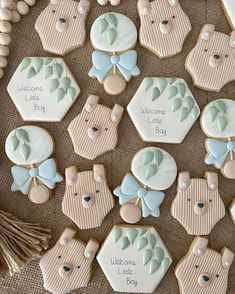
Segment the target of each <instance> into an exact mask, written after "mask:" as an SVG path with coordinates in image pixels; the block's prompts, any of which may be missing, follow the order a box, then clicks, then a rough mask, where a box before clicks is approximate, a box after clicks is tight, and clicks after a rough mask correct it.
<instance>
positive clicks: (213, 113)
mask: <svg viewBox="0 0 235 294" xmlns="http://www.w3.org/2000/svg"><path fill="white" fill-rule="evenodd" d="M207 113H208V116H209V119H210V121H211V122H213V121H214V120H215V119H216V117H217V115H218V114H219V110H218V109H217V107H215V106H211V107H209V108H208V110H207Z"/></svg>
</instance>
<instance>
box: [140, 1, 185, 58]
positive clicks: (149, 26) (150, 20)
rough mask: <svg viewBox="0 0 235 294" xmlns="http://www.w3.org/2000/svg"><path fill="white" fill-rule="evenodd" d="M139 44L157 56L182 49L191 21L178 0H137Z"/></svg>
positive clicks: (171, 54)
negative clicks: (139, 22)
mask: <svg viewBox="0 0 235 294" xmlns="http://www.w3.org/2000/svg"><path fill="white" fill-rule="evenodd" d="M137 6H138V12H139V17H140V21H141V25H140V35H139V40H140V44H141V45H142V46H143V47H145V48H147V49H149V50H150V51H152V52H153V53H154V54H156V55H157V56H158V57H159V58H166V57H170V56H173V55H176V54H178V53H179V52H181V51H182V47H183V43H184V41H185V39H186V38H187V36H188V34H189V33H190V31H191V23H190V20H189V18H188V17H187V15H186V14H185V13H184V11H183V9H182V8H181V6H180V4H179V1H178V0H154V1H150V0H138V5H137Z"/></svg>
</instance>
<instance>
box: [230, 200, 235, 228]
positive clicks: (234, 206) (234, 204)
mask: <svg viewBox="0 0 235 294" xmlns="http://www.w3.org/2000/svg"><path fill="white" fill-rule="evenodd" d="M229 211H230V215H231V217H232V220H233V222H234V224H235V198H234V199H233V202H232V203H231V205H230V208H229Z"/></svg>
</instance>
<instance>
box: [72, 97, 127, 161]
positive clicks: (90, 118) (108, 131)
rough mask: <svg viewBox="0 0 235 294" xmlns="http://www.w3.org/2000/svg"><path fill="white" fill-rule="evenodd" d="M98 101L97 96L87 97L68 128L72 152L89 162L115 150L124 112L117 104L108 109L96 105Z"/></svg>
mask: <svg viewBox="0 0 235 294" xmlns="http://www.w3.org/2000/svg"><path fill="white" fill-rule="evenodd" d="M98 100H99V97H97V96H94V95H91V96H89V98H88V99H87V101H86V104H85V106H84V108H83V110H82V112H81V113H80V114H79V115H78V116H77V117H76V118H75V119H74V120H73V121H72V122H71V123H70V125H69V127H68V132H69V134H70V137H71V139H72V142H73V145H74V151H75V152H76V153H77V154H78V155H80V156H82V157H85V158H87V159H91V160H93V159H95V158H96V157H98V156H100V155H102V154H104V153H106V152H108V151H110V150H114V149H115V147H116V145H117V141H118V135H117V131H118V125H119V123H120V121H121V119H122V115H123V112H124V108H123V107H121V106H120V105H118V104H116V105H115V106H114V108H113V109H110V108H108V107H106V106H103V105H101V104H98Z"/></svg>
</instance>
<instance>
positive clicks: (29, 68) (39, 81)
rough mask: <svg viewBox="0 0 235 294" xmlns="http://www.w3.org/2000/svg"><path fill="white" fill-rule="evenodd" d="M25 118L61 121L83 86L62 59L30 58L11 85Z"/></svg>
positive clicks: (9, 89) (15, 75) (16, 73)
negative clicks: (79, 84)
mask: <svg viewBox="0 0 235 294" xmlns="http://www.w3.org/2000/svg"><path fill="white" fill-rule="evenodd" d="M7 90H8V93H9V95H10V96H11V99H12V100H13V102H14V104H15V106H16V108H17V110H18V111H19V113H20V115H21V117H22V118H23V120H24V121H46V122H52V121H53V122H57V121H61V120H62V119H63V117H64V116H65V115H66V113H67V112H68V110H69V109H70V107H71V106H72V105H73V103H74V102H75V101H76V99H77V97H78V95H79V93H80V88H79V86H78V84H77V82H76V81H75V79H74V77H73V75H72V73H71V72H70V70H69V68H68V66H67V65H66V63H65V62H64V60H63V59H62V58H51V57H47V58H46V57H26V58H24V59H23V60H22V62H21V63H20V65H19V66H18V68H17V69H16V71H15V73H14V75H13V76H12V78H11V80H10V82H9V84H8V87H7Z"/></svg>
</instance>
